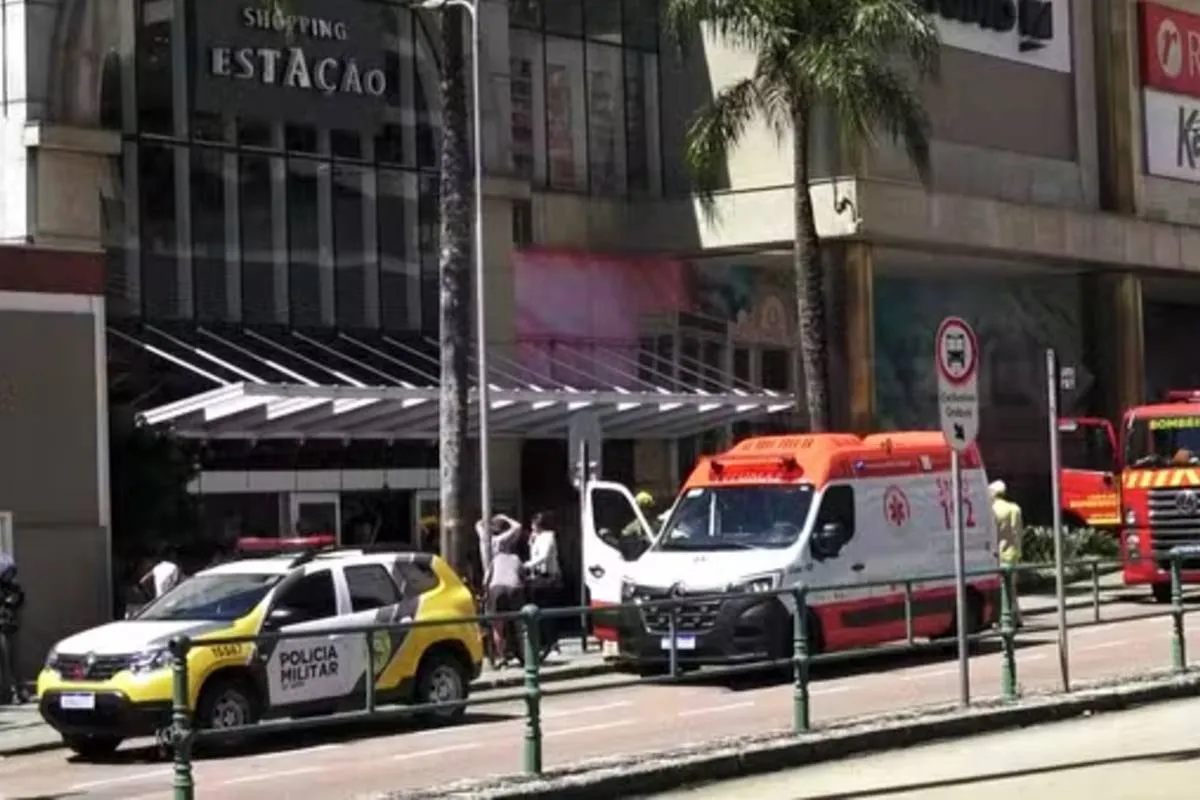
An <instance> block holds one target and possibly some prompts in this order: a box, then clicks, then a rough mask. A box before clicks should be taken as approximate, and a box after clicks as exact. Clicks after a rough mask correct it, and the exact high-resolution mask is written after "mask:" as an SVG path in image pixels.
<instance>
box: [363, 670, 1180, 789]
mask: <svg viewBox="0 0 1200 800" xmlns="http://www.w3.org/2000/svg"><path fill="white" fill-rule="evenodd" d="M1197 695H1200V674H1189V675H1183V676H1173V675H1172V676H1148V677H1146V678H1143V679H1141V680H1137V681H1136V682H1130V681H1128V680H1126V681H1125V682H1121V683H1117V682H1114V681H1107V682H1104V683H1100V684H1093V685H1092V686H1091V687H1089V688H1084V689H1080V690H1077V691H1076V692H1075V693H1073V694H1070V695H1038V696H1033V697H1030V698H1027V699H1024V700H1021V701H1019V702H1017V703H1012V704H1008V703H1004V702H1002V701H987V702H984V703H979V704H978V705H976V706H973V707H972V708H970V709H967V710H961V709H958V708H955V707H952V706H939V707H935V708H926V709H923V710H917V711H910V712H908V713H902V714H896V715H890V716H888V717H884V718H882V719H880V718H879V717H876V718H875V719H874V720H873V721H870V720H859V721H857V722H852V723H847V724H844V725H840V726H837V727H831V728H828V729H826V730H823V731H817V732H814V733H810V734H804V735H800V736H797V735H795V734H791V733H774V734H764V735H759V736H750V737H739V738H727V739H723V740H717V741H711V742H707V743H704V744H699V745H691V746H688V747H684V748H677V749H675V750H670V751H664V752H659V753H647V754H640V755H630V756H624V757H617V758H611V757H609V758H604V759H597V760H593V761H588V762H584V763H581V764H577V765H574V766H570V767H563V768H559V769H554V770H548V771H546V772H545V773H543V774H542V775H541V776H537V777H527V776H524V775H516V776H504V777H499V778H493V779H487V780H476V781H463V782H461V783H458V784H452V785H450V786H446V787H443V788H441V789H436V790H422V791H417V792H411V791H407V792H406V791H402V792H393V793H388V794H383V795H378V796H377V800H435V798H436V799H438V800H448V799H449V798H479V799H482V798H490V799H491V800H500V799H501V798H516V797H522V798H538V797H545V798H551V797H553V798H556V800H611V798H619V797H645V796H647V795H650V794H654V793H656V792H666V791H671V790H675V789H679V788H681V787H686V786H691V785H696V784H703V783H713V782H719V781H725V780H731V779H734V778H740V777H745V776H748V775H758V774H764V773H770V772H778V771H780V770H783V769H789V768H792V767H798V766H804V765H807V764H814V763H818V762H821V761H832V760H836V759H840V758H845V757H847V756H852V755H858V754H863V753H870V752H880V751H886V750H895V749H901V748H905V747H911V746H913V745H918V744H926V743H929V742H935V741H938V740H942V739H951V738H956V737H962V736H971V735H975V734H981V733H991V732H1000V731H1005V730H1010V729H1013V728H1021V727H1026V726H1029V725H1037V724H1043V723H1048V722H1058V721H1062V720H1066V719H1071V718H1073V717H1078V716H1083V715H1088V714H1095V713H1102V712H1107V711H1120V710H1123V709H1128V708H1132V707H1134V706H1139V705H1144V704H1148V703H1154V702H1161V701H1165V700H1173V699H1179V698H1184V697H1194V696H1197Z"/></svg>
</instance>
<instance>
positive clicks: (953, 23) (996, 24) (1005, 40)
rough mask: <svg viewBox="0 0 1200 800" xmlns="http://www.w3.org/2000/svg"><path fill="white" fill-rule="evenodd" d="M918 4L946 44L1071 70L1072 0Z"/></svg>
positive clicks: (934, 1)
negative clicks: (928, 15)
mask: <svg viewBox="0 0 1200 800" xmlns="http://www.w3.org/2000/svg"><path fill="white" fill-rule="evenodd" d="M921 5H922V6H923V7H924V8H925V9H926V10H927V11H928V12H929V13H930V14H932V15H933V17H934V19H935V20H936V21H937V26H938V31H939V32H940V33H941V35H942V42H943V43H944V44H946V45H948V46H950V47H956V48H958V49H960V50H969V51H971V52H972V53H982V54H983V55H988V56H995V57H996V58H1003V59H1006V60H1008V61H1015V62H1017V63H1019V64H1027V65H1029V66H1031V67H1041V68H1042V69H1052V70H1054V71H1055V72H1071V0H921Z"/></svg>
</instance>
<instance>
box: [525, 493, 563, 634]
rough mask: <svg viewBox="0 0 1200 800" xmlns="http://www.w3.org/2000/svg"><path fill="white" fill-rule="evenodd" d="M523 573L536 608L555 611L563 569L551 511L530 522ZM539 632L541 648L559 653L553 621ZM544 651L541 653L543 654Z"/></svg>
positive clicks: (536, 515)
mask: <svg viewBox="0 0 1200 800" xmlns="http://www.w3.org/2000/svg"><path fill="white" fill-rule="evenodd" d="M525 574H526V576H528V580H529V587H528V588H529V598H530V602H532V603H534V604H535V605H539V606H543V607H550V608H554V607H556V606H558V601H559V600H560V590H561V589H562V568H561V566H560V565H559V563H558V534H556V533H555V532H554V530H553V529H552V528H551V527H550V512H548V511H542V512H539V513H537V514H534V515H533V518H532V519H531V520H530V521H529V560H528V561H526V562H525ZM547 622H550V623H551V625H549V626H546V627H544V628H543V630H542V631H541V634H542V635H543V636H546V637H548V638H547V639H546V640H544V641H543V646H545V645H549V647H550V649H551V650H553V651H554V652H556V653H557V652H559V649H558V636H557V635H556V629H557V626H555V625H553V623H554V622H555V620H547ZM543 652H544V651H543Z"/></svg>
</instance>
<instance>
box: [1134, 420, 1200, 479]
mask: <svg viewBox="0 0 1200 800" xmlns="http://www.w3.org/2000/svg"><path fill="white" fill-rule="evenodd" d="M1125 463H1126V464H1128V465H1129V466H1130V467H1131V468H1133V469H1158V468H1162V467H1191V466H1197V465H1200V417H1152V418H1150V419H1135V420H1133V421H1132V422H1131V423H1130V424H1129V428H1128V429H1127V430H1126V431H1125Z"/></svg>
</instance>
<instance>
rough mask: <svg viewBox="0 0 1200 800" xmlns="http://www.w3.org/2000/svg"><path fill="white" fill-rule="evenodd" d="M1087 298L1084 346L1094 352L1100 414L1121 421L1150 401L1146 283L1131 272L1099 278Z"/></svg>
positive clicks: (1099, 275)
mask: <svg viewBox="0 0 1200 800" xmlns="http://www.w3.org/2000/svg"><path fill="white" fill-rule="evenodd" d="M1089 283H1090V290H1089V291H1088V292H1086V293H1085V298H1086V299H1087V308H1088V312H1087V315H1088V317H1090V318H1089V319H1087V324H1086V325H1085V327H1084V330H1085V335H1086V336H1087V337H1088V338H1089V339H1091V341H1090V342H1086V343H1085V345H1086V347H1087V349H1088V350H1090V351H1091V352H1092V353H1093V357H1092V359H1091V360H1092V361H1093V362H1094V363H1095V365H1096V369H1097V371H1098V375H1097V376H1096V379H1097V381H1098V384H1099V386H1100V392H1099V396H1098V397H1097V398H1096V400H1097V405H1098V408H1096V409H1095V411H1098V412H1099V413H1102V414H1103V415H1104V416H1106V417H1108V418H1110V419H1113V420H1119V419H1120V418H1121V414H1122V413H1123V412H1124V410H1125V409H1127V408H1129V407H1130V406H1135V405H1138V404H1140V403H1144V402H1145V401H1146V399H1147V398H1146V397H1145V386H1146V363H1145V345H1144V332H1143V325H1142V303H1143V298H1142V281H1141V279H1140V278H1138V277H1137V275H1135V274H1134V273H1132V272H1121V273H1111V274H1098V275H1096V276H1094V277H1093V278H1092V280H1091V281H1089Z"/></svg>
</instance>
